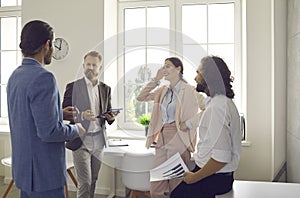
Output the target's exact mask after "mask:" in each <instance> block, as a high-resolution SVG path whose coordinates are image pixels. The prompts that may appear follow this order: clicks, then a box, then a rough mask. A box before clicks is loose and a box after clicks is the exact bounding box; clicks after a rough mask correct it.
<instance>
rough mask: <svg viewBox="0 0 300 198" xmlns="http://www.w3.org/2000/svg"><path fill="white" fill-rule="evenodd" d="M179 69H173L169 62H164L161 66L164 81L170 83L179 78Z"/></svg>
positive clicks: (173, 66)
mask: <svg viewBox="0 0 300 198" xmlns="http://www.w3.org/2000/svg"><path fill="white" fill-rule="evenodd" d="M180 69H181V67H180V66H179V67H175V65H174V64H173V63H172V62H171V61H169V60H166V61H165V64H164V66H163V74H164V77H165V80H168V81H171V80H174V79H176V78H179V72H180Z"/></svg>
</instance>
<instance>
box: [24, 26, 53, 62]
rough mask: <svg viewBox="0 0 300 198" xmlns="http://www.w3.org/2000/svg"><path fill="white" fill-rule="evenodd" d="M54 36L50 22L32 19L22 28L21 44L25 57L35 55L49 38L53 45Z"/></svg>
mask: <svg viewBox="0 0 300 198" xmlns="http://www.w3.org/2000/svg"><path fill="white" fill-rule="evenodd" d="M53 37H54V36H53V28H52V27H51V26H50V25H49V24H48V23H46V22H43V21H39V20H34V21H30V22H28V23H27V24H25V26H24V27H23V29H22V32H21V42H20V45H19V46H20V48H21V50H22V53H23V55H24V56H25V57H26V56H34V55H36V54H38V53H39V52H40V51H41V48H42V46H43V45H44V44H45V43H46V42H47V41H48V40H50V46H51V45H52V41H53Z"/></svg>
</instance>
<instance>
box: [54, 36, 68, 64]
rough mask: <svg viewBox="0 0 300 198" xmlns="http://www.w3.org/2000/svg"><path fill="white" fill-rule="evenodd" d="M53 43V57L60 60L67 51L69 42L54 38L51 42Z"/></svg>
mask: <svg viewBox="0 0 300 198" xmlns="http://www.w3.org/2000/svg"><path fill="white" fill-rule="evenodd" d="M53 44H54V52H53V58H54V59H55V60H61V59H63V58H65V57H66V56H67V55H68V53H69V44H68V42H67V41H66V40H65V39H63V38H56V39H55V40H54V42H53Z"/></svg>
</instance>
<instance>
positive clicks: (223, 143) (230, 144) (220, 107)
mask: <svg viewBox="0 0 300 198" xmlns="http://www.w3.org/2000/svg"><path fill="white" fill-rule="evenodd" d="M207 103H208V104H207V107H206V109H205V111H204V113H203V115H202V118H201V121H200V126H199V142H198V145H197V154H195V155H194V158H195V162H196V164H197V165H198V166H199V167H200V168H202V167H203V166H204V165H205V164H206V163H207V161H208V160H209V159H210V158H213V159H214V160H216V161H219V162H224V163H227V164H226V165H225V166H224V167H223V168H222V169H221V170H219V171H218V173H220V172H232V171H235V170H236V169H237V167H238V164H239V160H240V154H241V140H242V132H241V130H240V117H239V113H238V110H237V108H236V106H235V104H234V103H233V101H232V100H231V99H230V98H228V97H226V96H224V95H216V96H214V97H213V98H211V99H210V101H208V102H207Z"/></svg>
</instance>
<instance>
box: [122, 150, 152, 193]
mask: <svg viewBox="0 0 300 198" xmlns="http://www.w3.org/2000/svg"><path fill="white" fill-rule="evenodd" d="M153 160H154V155H153V153H147V154H143V155H141V154H135V153H125V155H124V157H123V159H122V165H121V170H122V182H123V184H124V185H125V186H126V187H127V188H128V189H130V190H131V192H130V196H129V197H130V198H136V197H137V196H140V195H146V196H147V197H151V196H150V169H151V166H152V162H153Z"/></svg>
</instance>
